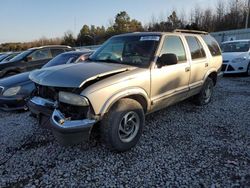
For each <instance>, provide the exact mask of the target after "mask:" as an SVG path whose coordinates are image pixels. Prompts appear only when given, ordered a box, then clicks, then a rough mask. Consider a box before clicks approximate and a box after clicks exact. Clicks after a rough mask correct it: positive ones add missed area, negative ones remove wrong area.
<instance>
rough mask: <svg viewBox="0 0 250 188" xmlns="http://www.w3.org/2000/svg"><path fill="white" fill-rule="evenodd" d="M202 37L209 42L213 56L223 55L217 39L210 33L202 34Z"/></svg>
mask: <svg viewBox="0 0 250 188" xmlns="http://www.w3.org/2000/svg"><path fill="white" fill-rule="evenodd" d="M202 38H203V40H204V41H205V43H206V44H207V47H208V49H209V51H210V53H211V55H212V56H218V55H221V51H220V47H219V46H218V43H217V41H216V40H215V39H214V38H213V37H211V36H210V35H204V36H202Z"/></svg>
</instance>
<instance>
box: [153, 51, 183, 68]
mask: <svg viewBox="0 0 250 188" xmlns="http://www.w3.org/2000/svg"><path fill="white" fill-rule="evenodd" d="M177 63H178V59H177V56H176V55H175V54H162V55H161V57H159V58H158V60H157V65H158V67H159V68H160V67H164V66H167V65H175V64H177Z"/></svg>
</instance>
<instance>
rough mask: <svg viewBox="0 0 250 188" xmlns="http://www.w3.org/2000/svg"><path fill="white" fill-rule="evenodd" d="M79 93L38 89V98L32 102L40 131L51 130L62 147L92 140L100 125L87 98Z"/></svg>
mask: <svg viewBox="0 0 250 188" xmlns="http://www.w3.org/2000/svg"><path fill="white" fill-rule="evenodd" d="M74 92H77V89H73V90H72V89H67V88H52V87H46V86H40V85H39V86H37V94H36V95H37V96H35V97H33V98H32V99H31V100H30V101H29V104H28V105H29V108H30V110H31V112H32V113H34V114H36V115H37V116H38V117H39V125H40V126H41V127H45V128H49V129H52V131H53V133H54V135H55V137H56V139H57V140H58V141H59V142H60V143H61V144H63V145H72V144H77V143H80V142H82V141H86V140H88V139H89V136H90V133H91V130H92V127H93V126H94V124H95V123H96V122H97V119H95V117H94V115H93V113H92V112H93V111H92V109H91V106H90V104H89V101H88V99H87V98H85V97H83V96H81V95H79V94H75V93H74Z"/></svg>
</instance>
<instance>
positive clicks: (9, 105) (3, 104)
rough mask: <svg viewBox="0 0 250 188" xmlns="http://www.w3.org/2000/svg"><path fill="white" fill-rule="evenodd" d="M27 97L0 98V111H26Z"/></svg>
mask: <svg viewBox="0 0 250 188" xmlns="http://www.w3.org/2000/svg"><path fill="white" fill-rule="evenodd" d="M27 98H28V97H27V96H22V95H19V96H13V97H4V96H1V97H0V109H1V110H4V111H12V110H27V109H28V108H27V104H26V99H27Z"/></svg>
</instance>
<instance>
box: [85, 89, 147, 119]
mask: <svg viewBox="0 0 250 188" xmlns="http://www.w3.org/2000/svg"><path fill="white" fill-rule="evenodd" d="M134 95H137V96H140V97H143V98H144V99H145V101H146V103H147V111H148V110H149V109H150V100H149V95H148V94H147V92H146V91H145V90H144V89H142V88H140V87H130V88H126V89H124V90H119V91H118V92H116V93H114V94H112V95H111V96H108V97H103V98H102V97H99V98H96V97H95V96H89V97H88V99H89V101H90V103H91V105H92V108H93V110H94V112H95V114H96V115H100V116H101V117H102V116H103V115H104V114H105V113H106V112H107V111H108V110H109V109H110V108H111V107H112V105H113V104H114V103H116V102H117V101H118V100H119V99H121V98H125V97H129V96H134Z"/></svg>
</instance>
